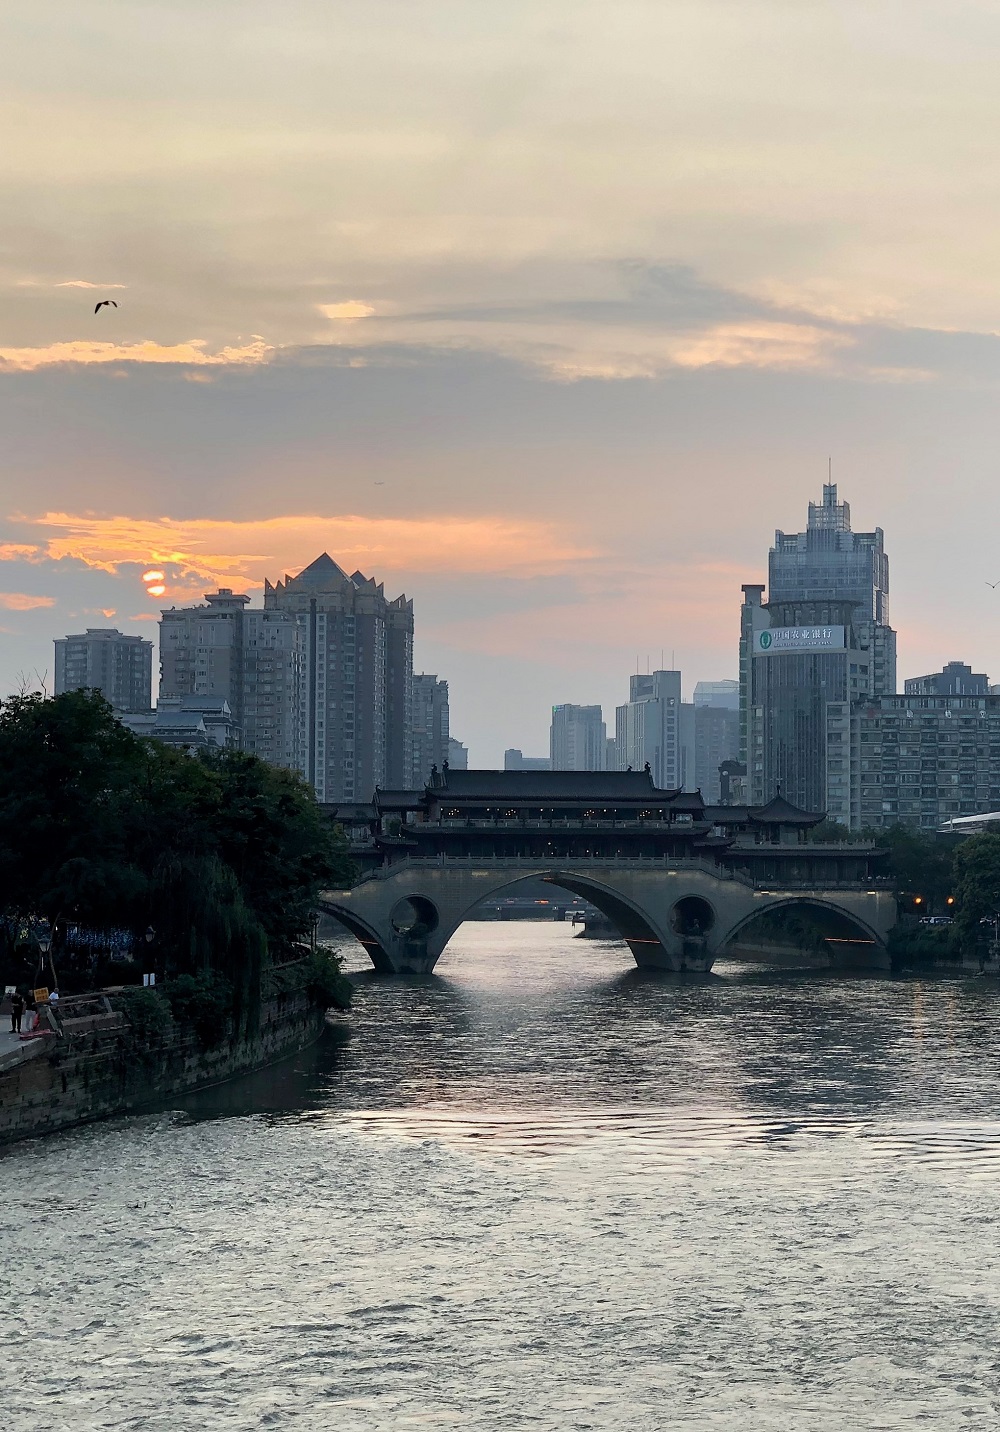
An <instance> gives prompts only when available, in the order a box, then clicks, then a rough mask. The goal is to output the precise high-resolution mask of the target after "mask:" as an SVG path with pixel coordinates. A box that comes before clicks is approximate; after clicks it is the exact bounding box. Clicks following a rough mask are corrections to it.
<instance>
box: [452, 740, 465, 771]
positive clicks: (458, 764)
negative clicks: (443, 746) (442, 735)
mask: <svg viewBox="0 0 1000 1432" xmlns="http://www.w3.org/2000/svg"><path fill="white" fill-rule="evenodd" d="M448 768H449V770H452V771H467V770H468V769H469V748H468V746H463V744H462V742H461V741H456V739H455V737H454V736H449V737H448Z"/></svg>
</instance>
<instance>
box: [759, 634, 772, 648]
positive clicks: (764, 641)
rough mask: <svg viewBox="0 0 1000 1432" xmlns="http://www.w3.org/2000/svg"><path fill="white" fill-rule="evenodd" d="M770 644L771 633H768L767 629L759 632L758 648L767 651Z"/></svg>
mask: <svg viewBox="0 0 1000 1432" xmlns="http://www.w3.org/2000/svg"><path fill="white" fill-rule="evenodd" d="M770 645H771V633H770V632H769V631H762V632H761V634H760V649H761V651H767V649H768V647H769V646H770Z"/></svg>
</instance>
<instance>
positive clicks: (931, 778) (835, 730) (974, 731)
mask: <svg viewBox="0 0 1000 1432" xmlns="http://www.w3.org/2000/svg"><path fill="white" fill-rule="evenodd" d="M825 758H826V769H827V777H826V781H827V813H828V815H829V816H830V818H831V819H832V820H838V821H840V822H841V823H842V824H843V825H846V826H849V827H850V828H851V829H852V830H878V829H880V828H882V827H885V826H892V825H908V826H912V827H913V828H915V829H921V830H925V831H933V830H937V829H938V827H939V826H941V825H943V824H944V823H945V822H946V821H948V820H954V819H955V818H956V817H962V816H970V815H980V814H982V813H984V812H986V811H996V810H1000V696H991V695H980V696H950V695H943V696H933V695H931V696H926V695H904V696H893V695H884V696H866V697H865V698H864V699H863V700H861V701H854V702H846V701H845V702H836V701H835V702H831V703H829V704H828V705H827V717H826V750H825Z"/></svg>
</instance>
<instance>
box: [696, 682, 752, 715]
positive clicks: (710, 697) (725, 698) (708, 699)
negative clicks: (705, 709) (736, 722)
mask: <svg viewBox="0 0 1000 1432" xmlns="http://www.w3.org/2000/svg"><path fill="white" fill-rule="evenodd" d="M692 704H693V705H695V706H716V707H722V708H723V709H724V710H726V711H738V710H739V708H740V683H739V682H738V681H699V682H698V683H697V684H696V686H695V688H694V697H693V699H692Z"/></svg>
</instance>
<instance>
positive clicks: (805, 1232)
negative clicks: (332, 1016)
mask: <svg viewBox="0 0 1000 1432" xmlns="http://www.w3.org/2000/svg"><path fill="white" fill-rule="evenodd" d="M356 967H357V969H358V970H359V971H360V970H362V969H363V968H364V960H363V957H362V959H361V960H359V961H358V962H357V966H356ZM438 970H439V972H438V975H437V976H436V977H434V978H432V979H429V980H425V981H413V982H407V981H401V980H400V981H392V980H384V979H378V978H374V977H371V976H369V975H361V976H360V977H359V985H358V993H357V1002H356V1008H355V1010H354V1013H353V1014H352V1016H351V1018H350V1020H349V1021H346V1022H343V1023H341V1025H340V1026H339V1028H338V1029H337V1030H336V1031H334V1032H333V1033H331V1036H330V1037H329V1038H328V1039H327V1040H326V1041H325V1042H324V1044H323V1045H322V1046H321V1047H320V1048H318V1049H317V1050H315V1051H312V1052H311V1053H309V1054H308V1055H306V1056H303V1057H302V1058H300V1059H299V1060H297V1061H294V1062H290V1063H288V1064H285V1065H283V1066H281V1067H280V1068H277V1069H274V1070H270V1071H265V1072H264V1073H262V1074H260V1075H257V1076H255V1077H254V1078H252V1079H249V1080H244V1081H241V1082H240V1083H238V1084H232V1085H228V1086H225V1087H223V1088H221V1089H218V1090H211V1091H207V1092H206V1093H204V1094H202V1095H199V1096H197V1097H194V1098H191V1099H189V1100H187V1101H185V1106H184V1108H183V1110H177V1111H164V1112H163V1113H161V1114H157V1115H147V1116H143V1117H140V1118H132V1119H123V1120H115V1121H113V1122H111V1123H109V1124H104V1125H101V1126H96V1127H94V1128H91V1129H82V1130H77V1131H72V1132H70V1133H68V1134H65V1135H62V1136H58V1137H55V1138H52V1139H49V1140H46V1141H37V1142H34V1143H31V1144H28V1145H24V1146H22V1147H20V1148H18V1149H15V1150H14V1151H12V1152H10V1153H9V1154H7V1155H6V1156H5V1157H4V1158H2V1159H0V1208H2V1209H3V1212H4V1236H3V1239H2V1240H0V1277H4V1278H9V1279H10V1283H9V1285H5V1286H9V1288H10V1292H9V1295H8V1294H6V1293H5V1299H6V1298H7V1297H8V1296H9V1303H10V1306H9V1315H8V1316H7V1317H6V1318H5V1323H4V1328H5V1331H4V1344H3V1352H4V1361H5V1388H6V1394H5V1396H6V1401H7V1406H8V1409H9V1412H10V1416H11V1419H12V1420H11V1422H10V1425H12V1426H15V1427H21V1426H23V1427H34V1426H39V1427H42V1426H44V1427H47V1428H49V1427H51V1428H56V1429H58V1428H62V1427H66V1428H72V1429H74V1432H75V1429H77V1428H81V1429H82V1428H87V1429H90V1428H97V1429H104V1428H109V1429H110V1428H119V1427H129V1428H133V1427H134V1428H170V1429H172V1432H173V1429H178V1430H179V1432H184V1429H188V1428H190V1429H195V1428H198V1429H204V1428H215V1427H219V1428H234V1429H235V1428H241V1429H242V1428H256V1427H261V1428H263V1427H294V1428H307V1429H311V1428H313V1427H315V1428H320V1427H324V1428H325V1427H329V1426H336V1427H338V1428H342V1429H347V1432H355V1429H362V1428H364V1429H368V1428H392V1429H397V1428H399V1429H409V1428H414V1429H416V1428H421V1429H423V1428H427V1427H433V1428H452V1427H454V1428H483V1429H494V1428H504V1429H511V1428H519V1427H531V1428H538V1429H550V1428H551V1429H556V1428H559V1429H564V1428H594V1429H607V1428H629V1429H631V1428H640V1429H646V1428H649V1429H660V1428H672V1427H677V1428H692V1429H694V1428H699V1429H727V1430H728V1429H732V1428H738V1429H740V1432H743V1429H749V1432H757V1429H761V1432H764V1429H768V1432H769V1430H770V1429H779V1428H780V1429H789V1432H810V1429H817V1432H820V1429H822V1432H827V1429H831V1430H832V1429H837V1432H840V1429H842V1428H847V1427H852V1428H853V1427H860V1428H903V1427H906V1428H909V1427H911V1426H913V1425H917V1424H923V1425H927V1426H930V1427H934V1428H935V1429H951V1428H956V1429H957V1428H963V1429H966V1428H974V1429H978V1428H992V1427H995V1426H1000V1390H998V1388H1000V1379H998V1374H997V1367H996V1358H995V1353H994V1348H995V1346H996V1343H997V1338H998V1334H1000V1285H998V1281H997V1278H996V1267H995V1265H996V1259H997V1255H996V1253H995V1248H996V1243H997V1238H996V1228H995V1221H996V1196H995V1181H996V1179H997V1176H998V1160H1000V1119H998V1118H997V1096H996V1091H997V1087H998V1076H1000V1045H998V1039H997V1030H996V1021H997V1013H998V1010H1000V1005H998V1003H997V1000H998V989H997V986H996V984H995V982H992V981H989V980H975V981H967V982H962V981H957V980H955V981H942V982H931V981H907V982H893V981H890V980H887V979H883V978H879V979H867V980H865V979H853V980H840V979H834V978H830V977H826V976H822V975H816V974H811V975H796V974H791V973H788V972H774V971H762V970H754V969H751V968H749V967H746V966H736V965H729V966H726V965H720V966H719V967H717V976H716V977H714V978H712V979H710V980H707V981H699V982H684V981H682V980H676V979H670V978H669V977H656V976H650V975H644V974H641V973H639V972H638V971H636V970H635V969H634V967H633V966H632V961H631V956H630V955H629V953H628V951H627V950H626V949H624V947H622V946H618V945H614V944H600V943H597V942H593V941H583V940H575V939H573V938H572V934H571V931H570V929H569V927H566V926H561V925H538V924H517V923H511V924H471V925H467V926H464V927H463V928H462V930H461V931H460V932H459V935H458V936H457V937H456V939H455V940H454V941H453V943H452V945H451V946H450V947H449V950H448V951H447V952H446V956H445V958H444V959H443V960H442V962H441V964H440V965H439V967H438Z"/></svg>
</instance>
